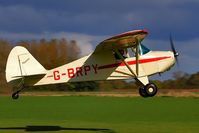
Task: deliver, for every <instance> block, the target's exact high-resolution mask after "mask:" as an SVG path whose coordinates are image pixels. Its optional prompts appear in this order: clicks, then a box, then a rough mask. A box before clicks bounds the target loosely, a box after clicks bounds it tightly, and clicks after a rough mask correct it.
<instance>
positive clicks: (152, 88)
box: [144, 83, 158, 97]
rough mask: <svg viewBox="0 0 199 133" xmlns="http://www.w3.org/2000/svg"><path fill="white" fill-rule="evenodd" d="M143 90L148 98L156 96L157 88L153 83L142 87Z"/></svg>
mask: <svg viewBox="0 0 199 133" xmlns="http://www.w3.org/2000/svg"><path fill="white" fill-rule="evenodd" d="M144 90H145V92H146V94H147V95H148V96H149V97H153V96H155V95H156V93H157V91H158V89H157V86H156V85H155V84H153V83H149V84H147V85H146V86H145V87H144Z"/></svg>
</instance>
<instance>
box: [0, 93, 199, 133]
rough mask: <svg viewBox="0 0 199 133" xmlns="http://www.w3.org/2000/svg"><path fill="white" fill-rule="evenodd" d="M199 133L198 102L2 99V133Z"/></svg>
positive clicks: (120, 98) (77, 98) (170, 99)
mask: <svg viewBox="0 0 199 133" xmlns="http://www.w3.org/2000/svg"><path fill="white" fill-rule="evenodd" d="M198 131H199V98H197V97H195V98H193V97H186V98H183V97H181V98H175V97H155V98H147V99H145V98H141V97H134V98H128V97H94V96H53V97H50V96H42V97H39V96H23V97H20V99H19V100H12V99H11V98H10V97H7V96H1V97H0V133H4V132H5V133H10V132H16V133H18V132H53V133H54V132H59V133H60V132H66V133H71V132H72V133H133V132H135V133H138V132H148V133H150V132H151V133H154V132H158V133H170V132H175V133H184V132H186V133H187V132H189V133H191V132H193V133H196V132H198Z"/></svg>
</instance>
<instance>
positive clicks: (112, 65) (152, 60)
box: [98, 56, 171, 69]
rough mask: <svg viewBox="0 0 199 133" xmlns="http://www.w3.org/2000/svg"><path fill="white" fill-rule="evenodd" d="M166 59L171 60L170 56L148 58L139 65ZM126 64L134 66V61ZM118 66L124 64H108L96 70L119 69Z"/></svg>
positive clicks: (141, 60) (140, 61)
mask: <svg viewBox="0 0 199 133" xmlns="http://www.w3.org/2000/svg"><path fill="white" fill-rule="evenodd" d="M167 58H171V56H164V57H156V58H149V59H140V60H139V64H143V63H149V62H154V61H159V60H163V59H167ZM127 63H128V64H129V65H135V64H136V60H133V61H128V62H127ZM119 66H125V64H124V63H123V62H120V63H115V64H108V65H103V66H99V67H98V69H106V68H113V67H119Z"/></svg>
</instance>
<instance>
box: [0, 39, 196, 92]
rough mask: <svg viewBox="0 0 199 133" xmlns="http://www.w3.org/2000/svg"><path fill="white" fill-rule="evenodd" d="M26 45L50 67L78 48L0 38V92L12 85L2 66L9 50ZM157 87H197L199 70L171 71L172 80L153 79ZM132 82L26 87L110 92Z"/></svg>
mask: <svg viewBox="0 0 199 133" xmlns="http://www.w3.org/2000/svg"><path fill="white" fill-rule="evenodd" d="M16 45H20V46H24V47H26V48H27V49H28V50H29V51H30V53H31V54H32V55H33V56H34V57H35V58H36V59H37V60H38V61H39V62H40V63H41V64H42V65H43V66H44V67H45V68H46V69H52V68H55V67H58V66H60V65H64V64H66V63H69V62H71V61H73V60H75V59H77V58H79V56H80V53H81V50H80V48H79V47H78V45H77V43H76V41H75V40H72V41H67V40H66V39H64V38H63V39H50V40H46V39H40V40H31V41H24V40H22V41H19V42H15V43H11V42H10V41H8V40H4V39H0V93H10V92H11V91H12V88H11V87H10V86H9V85H8V84H7V83H6V80H5V69H6V61H7V57H8V54H9V52H10V50H11V49H12V48H13V47H14V46H16ZM152 82H155V83H156V84H157V86H158V88H162V89H193V88H194V89H199V72H198V73H195V74H187V73H184V72H181V71H178V72H175V73H173V79H169V80H165V81H160V80H154V81H152ZM136 88H138V86H137V85H136V84H135V82H134V81H124V80H117V81H92V82H79V83H67V84H57V85H47V86H37V87H28V89H27V90H31V91H33V90H37V91H42V90H48V91H96V90H98V91H109V90H110V91H111V90H113V89H136Z"/></svg>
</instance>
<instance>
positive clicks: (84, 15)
mask: <svg viewBox="0 0 199 133" xmlns="http://www.w3.org/2000/svg"><path fill="white" fill-rule="evenodd" d="M198 12H199V1H198V0H164V1H160V0H100V1H99V0H45V1H44V0H0V38H3V39H8V40H10V41H19V40H32V39H41V38H46V39H51V38H66V39H67V40H72V39H75V40H77V43H78V45H79V47H80V48H81V50H82V53H81V55H82V56H83V55H86V54H88V53H90V52H92V50H94V49H95V46H96V45H97V44H98V43H99V42H101V41H103V40H104V39H106V38H108V37H111V36H113V35H115V34H119V33H122V32H125V31H129V30H135V29H147V31H148V33H149V34H148V36H147V37H146V38H145V40H144V41H143V43H144V44H145V45H146V46H147V47H149V48H150V49H151V50H153V51H155V50H170V49H171V48H170V43H169V35H170V34H172V36H173V40H174V43H175V47H176V49H177V51H178V52H179V54H180V55H179V64H180V67H177V66H175V67H174V68H172V69H171V71H169V72H166V73H165V74H163V75H162V77H160V78H162V79H167V78H171V77H172V73H173V72H175V71H183V72H186V73H190V74H191V73H196V72H198V71H199V58H198V57H199V52H198V50H199V32H198V31H199V26H198V24H199V17H198Z"/></svg>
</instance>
